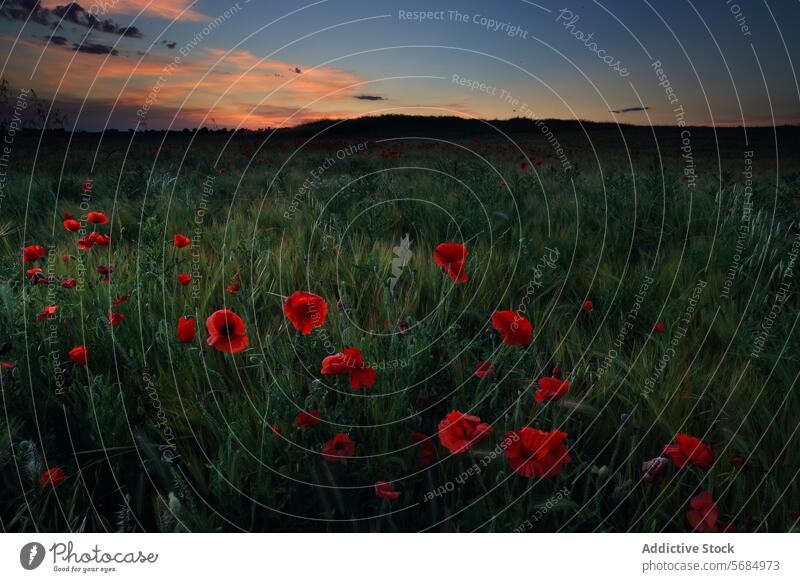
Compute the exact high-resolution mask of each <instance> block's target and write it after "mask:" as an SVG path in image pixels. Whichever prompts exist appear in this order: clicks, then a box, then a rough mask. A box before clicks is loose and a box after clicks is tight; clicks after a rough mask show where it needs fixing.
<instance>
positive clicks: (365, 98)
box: [353, 95, 386, 101]
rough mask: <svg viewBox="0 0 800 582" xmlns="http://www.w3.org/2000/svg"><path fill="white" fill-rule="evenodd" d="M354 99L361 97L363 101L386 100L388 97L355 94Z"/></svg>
mask: <svg viewBox="0 0 800 582" xmlns="http://www.w3.org/2000/svg"><path fill="white" fill-rule="evenodd" d="M353 99H360V100H361V101H386V97H381V96H380V95H353Z"/></svg>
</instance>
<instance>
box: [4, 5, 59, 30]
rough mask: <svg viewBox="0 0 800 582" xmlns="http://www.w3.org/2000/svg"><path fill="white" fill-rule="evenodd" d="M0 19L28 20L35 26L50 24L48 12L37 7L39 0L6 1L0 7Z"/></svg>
mask: <svg viewBox="0 0 800 582" xmlns="http://www.w3.org/2000/svg"><path fill="white" fill-rule="evenodd" d="M0 18H4V19H6V20H23V21H25V20H30V21H32V22H35V23H36V24H43V25H45V26H46V25H48V24H50V22H49V19H50V11H49V10H47V9H46V8H42V7H41V6H40V5H39V0H7V1H6V2H3V3H2V5H0Z"/></svg>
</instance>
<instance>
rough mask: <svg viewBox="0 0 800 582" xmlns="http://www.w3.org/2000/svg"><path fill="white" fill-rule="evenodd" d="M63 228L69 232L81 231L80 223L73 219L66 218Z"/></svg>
mask: <svg viewBox="0 0 800 582" xmlns="http://www.w3.org/2000/svg"><path fill="white" fill-rule="evenodd" d="M64 228H66V229H67V230H68V231H70V232H78V231H79V230H80V229H81V223H80V222H78V221H77V220H75V219H74V218H67V219H66V220H64Z"/></svg>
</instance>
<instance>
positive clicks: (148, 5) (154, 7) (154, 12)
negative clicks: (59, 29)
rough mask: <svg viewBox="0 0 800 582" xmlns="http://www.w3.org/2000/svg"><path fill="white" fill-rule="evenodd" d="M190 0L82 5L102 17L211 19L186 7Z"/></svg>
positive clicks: (50, 1) (106, 0) (50, 2)
mask: <svg viewBox="0 0 800 582" xmlns="http://www.w3.org/2000/svg"><path fill="white" fill-rule="evenodd" d="M67 3H68V0H42V2H41V4H42V6H43V7H44V8H50V9H52V8H55V7H56V6H63V5H65V4H67ZM79 4H80V2H79ZM190 4H192V0H93V1H92V2H87V5H86V6H84V8H85V9H86V10H90V11H91V13H92V14H93V15H94V16H96V17H97V18H100V19H102V18H104V17H105V16H106V15H107V14H131V15H135V14H139V13H140V12H142V11H144V12H142V14H145V15H148V16H156V17H158V18H163V19H165V20H177V21H190V22H206V21H208V20H211V19H210V18H209V17H208V16H206V15H204V14H200V13H199V12H196V11H195V10H193V9H191V8H188V9H187V6H189V5H190ZM92 7H94V8H92Z"/></svg>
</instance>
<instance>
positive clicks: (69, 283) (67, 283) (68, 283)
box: [61, 277, 78, 289]
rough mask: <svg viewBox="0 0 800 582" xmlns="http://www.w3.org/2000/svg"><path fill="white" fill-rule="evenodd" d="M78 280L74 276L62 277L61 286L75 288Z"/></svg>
mask: <svg viewBox="0 0 800 582" xmlns="http://www.w3.org/2000/svg"><path fill="white" fill-rule="evenodd" d="M77 284H78V282H77V281H76V280H75V279H73V278H72V277H64V278H63V279H61V286H62V287H63V288H64V289H74V288H75V287H76V286H77Z"/></svg>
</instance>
